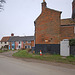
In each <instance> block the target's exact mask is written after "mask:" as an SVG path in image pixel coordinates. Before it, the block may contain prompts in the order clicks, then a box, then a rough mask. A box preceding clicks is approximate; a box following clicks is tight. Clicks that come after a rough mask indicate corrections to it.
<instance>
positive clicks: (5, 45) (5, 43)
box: [0, 37, 10, 49]
mask: <svg viewBox="0 0 75 75" xmlns="http://www.w3.org/2000/svg"><path fill="white" fill-rule="evenodd" d="M9 38H10V37H3V38H2V39H1V41H0V49H1V48H7V49H8V48H9V42H8V40H9Z"/></svg>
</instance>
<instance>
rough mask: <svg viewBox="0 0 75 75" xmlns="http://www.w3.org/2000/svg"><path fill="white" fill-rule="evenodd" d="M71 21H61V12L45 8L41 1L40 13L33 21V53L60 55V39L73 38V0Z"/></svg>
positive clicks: (74, 9) (74, 25) (74, 4)
mask: <svg viewBox="0 0 75 75" xmlns="http://www.w3.org/2000/svg"><path fill="white" fill-rule="evenodd" d="M72 4H73V14H72V19H65V20H64V19H63V20H61V12H60V11H57V10H53V9H49V8H47V3H46V2H45V0H43V3H42V12H41V14H40V15H39V17H38V18H37V19H36V20H35V21H34V24H35V51H36V53H37V52H39V51H40V50H42V52H43V53H46V52H49V53H51V54H54V53H55V54H59V53H60V41H61V40H62V39H71V38H75V34H74V29H75V21H74V20H75V0H74V1H73V3H72Z"/></svg>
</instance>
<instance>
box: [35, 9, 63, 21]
mask: <svg viewBox="0 0 75 75" xmlns="http://www.w3.org/2000/svg"><path fill="white" fill-rule="evenodd" d="M47 10H51V11H55V12H58V13H62V12H61V11H58V10H54V9H50V8H46V9H45V11H47ZM42 13H43V12H42ZM42 13H41V14H42ZM41 14H40V15H39V16H38V17H37V18H36V20H37V19H38V18H39V17H40V16H41ZM36 20H35V21H34V22H36Z"/></svg>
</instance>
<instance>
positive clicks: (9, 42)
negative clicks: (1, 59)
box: [0, 34, 35, 50]
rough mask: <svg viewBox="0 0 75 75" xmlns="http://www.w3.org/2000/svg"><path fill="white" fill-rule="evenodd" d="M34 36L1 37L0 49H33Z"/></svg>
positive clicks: (12, 35)
mask: <svg viewBox="0 0 75 75" xmlns="http://www.w3.org/2000/svg"><path fill="white" fill-rule="evenodd" d="M34 46H35V45H34V36H22V37H20V36H14V34H11V36H10V37H3V38H2V40H1V41H0V49H1V48H3V47H6V48H7V49H9V50H10V49H12V50H14V49H27V48H29V49H33V48H34Z"/></svg>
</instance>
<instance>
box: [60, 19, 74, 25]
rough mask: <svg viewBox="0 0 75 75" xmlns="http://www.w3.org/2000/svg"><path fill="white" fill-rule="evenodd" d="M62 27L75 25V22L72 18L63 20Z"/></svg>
mask: <svg viewBox="0 0 75 75" xmlns="http://www.w3.org/2000/svg"><path fill="white" fill-rule="evenodd" d="M61 25H75V21H74V20H73V19H71V18H68V19H61Z"/></svg>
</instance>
